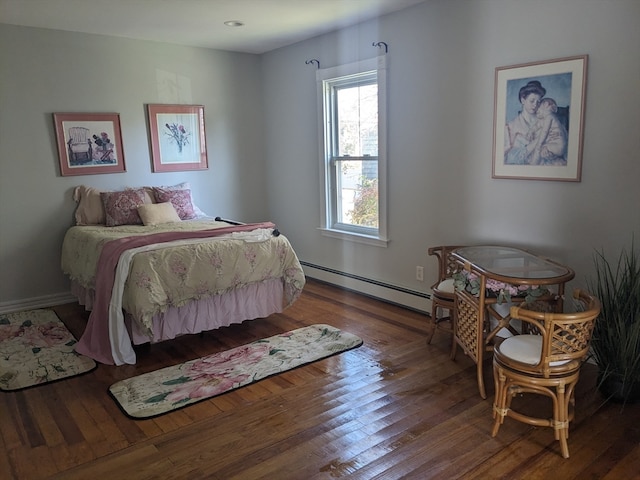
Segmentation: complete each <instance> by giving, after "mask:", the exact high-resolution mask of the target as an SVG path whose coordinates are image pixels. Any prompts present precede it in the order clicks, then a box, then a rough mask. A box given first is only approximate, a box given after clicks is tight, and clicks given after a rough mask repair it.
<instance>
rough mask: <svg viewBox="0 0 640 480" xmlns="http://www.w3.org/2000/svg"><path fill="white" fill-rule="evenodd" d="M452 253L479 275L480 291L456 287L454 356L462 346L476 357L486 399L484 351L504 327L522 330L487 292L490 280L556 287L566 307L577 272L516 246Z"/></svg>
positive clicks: (511, 283) (519, 299)
mask: <svg viewBox="0 0 640 480" xmlns="http://www.w3.org/2000/svg"><path fill="white" fill-rule="evenodd" d="M452 256H453V257H454V258H455V259H456V260H457V261H458V262H459V263H460V264H461V265H462V268H463V270H464V271H465V272H467V273H468V274H472V275H473V276H476V277H477V278H478V280H479V290H478V294H477V295H472V294H471V293H469V292H468V291H466V290H458V289H456V313H455V320H454V344H453V348H452V352H451V358H455V351H456V346H460V347H462V349H463V350H464V352H465V354H466V355H468V356H469V357H471V358H472V359H473V360H474V362H475V363H476V365H477V374H478V388H479V390H480V396H482V398H486V393H485V387H484V380H483V376H482V361H483V355H484V352H485V351H487V350H488V351H491V350H492V348H493V347H492V343H493V341H494V339H495V337H496V334H497V333H498V332H499V331H500V330H502V329H503V328H507V329H509V330H510V331H511V332H512V333H518V332H517V331H516V330H515V329H514V327H513V326H512V325H511V324H510V320H511V318H510V316H509V314H508V313H504V314H503V313H500V312H499V311H498V310H496V309H495V308H494V307H495V306H496V305H497V304H498V298H497V297H495V296H491V295H488V294H487V280H495V281H497V282H503V283H505V284H509V285H515V286H521V285H525V286H534V285H537V286H544V287H554V288H555V290H556V292H555V295H557V297H559V298H560V301H558V302H557V304H556V307H557V308H558V309H562V301H561V299H562V295H563V294H564V286H565V283H566V282H568V281H569V280H571V279H572V278H573V277H574V276H575V273H574V271H573V270H572V269H571V268H569V267H567V266H565V265H561V264H560V263H557V262H555V261H553V260H550V259H548V258H545V257H542V256H539V255H535V254H533V253H531V252H528V251H525V250H521V249H519V248H512V247H502V246H492V245H488V246H473V247H462V248H458V249H456V250H454V251H453V253H452ZM523 300H524V298H523V297H512V301H513V302H521V301H523ZM507 311H508V309H507ZM491 318H493V319H495V320H497V325H496V326H495V327H491V326H490V324H491V322H490V320H491Z"/></svg>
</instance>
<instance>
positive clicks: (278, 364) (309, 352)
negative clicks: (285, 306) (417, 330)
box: [109, 325, 362, 418]
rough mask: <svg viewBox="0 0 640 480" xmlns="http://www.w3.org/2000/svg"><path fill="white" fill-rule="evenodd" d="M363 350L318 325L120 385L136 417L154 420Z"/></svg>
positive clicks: (116, 392)
mask: <svg viewBox="0 0 640 480" xmlns="http://www.w3.org/2000/svg"><path fill="white" fill-rule="evenodd" d="M360 345H362V339H360V338H359V337H357V336H355V335H352V334H350V333H347V332H343V331H341V330H339V329H337V328H334V327H331V326H329V325H312V326H309V327H303V328H299V329H297V330H292V331H290V332H286V333H283V334H280V335H276V336H273V337H269V338H265V339H263V340H257V341H255V342H253V343H249V344H247V345H242V346H241V347H236V348H233V349H231V350H227V351H224V352H220V353H215V354H213V355H209V356H206V357H202V358H199V359H196V360H191V361H189V362H185V363H182V364H179V365H174V366H172V367H166V368H163V369H160V370H156V371H154V372H149V373H145V374H143V375H139V376H137V377H132V378H128V379H126V380H121V381H119V382H117V383H114V384H113V385H111V387H109V391H110V392H111V394H112V395H113V396H114V398H115V399H116V401H117V402H118V403H119V404H120V406H121V407H122V409H123V410H124V411H125V412H126V413H127V414H128V415H129V416H131V417H134V418H148V417H153V416H156V415H160V414H163V413H166V412H169V411H171V410H174V409H177V408H180V407H184V406H186V405H190V404H193V403H196V402H199V401H201V400H205V399H207V398H211V397H213V396H216V395H220V394H221V393H224V392H228V391H230V390H234V389H236V388H239V387H242V386H245V385H248V384H250V383H253V382H256V381H258V380H262V379H263V378H266V377H269V376H271V375H275V374H277V373H281V372H285V371H287V370H291V369H293V368H295V367H299V366H301V365H305V364H307V363H311V362H314V361H316V360H320V359H322V358H326V357H329V356H331V355H335V354H337V353H340V352H344V351H346V350H350V349H352V348H355V347H358V346H360Z"/></svg>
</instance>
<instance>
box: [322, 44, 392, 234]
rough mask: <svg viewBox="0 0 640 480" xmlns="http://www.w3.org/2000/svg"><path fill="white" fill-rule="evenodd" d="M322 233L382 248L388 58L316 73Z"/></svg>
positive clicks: (381, 57) (384, 228)
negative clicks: (318, 106) (319, 130)
mask: <svg viewBox="0 0 640 480" xmlns="http://www.w3.org/2000/svg"><path fill="white" fill-rule="evenodd" d="M317 80H318V90H319V102H320V105H321V107H322V108H320V109H319V111H320V115H321V122H320V125H321V128H322V131H321V135H320V138H321V142H322V145H321V149H320V150H321V172H322V175H321V181H322V189H321V191H322V197H323V198H322V205H323V208H322V230H323V232H324V233H325V234H326V235H330V236H334V237H339V238H350V239H353V240H356V241H361V242H366V243H372V244H377V245H386V241H387V238H386V237H387V235H386V224H387V222H386V108H385V106H386V56H380V57H377V58H375V59H371V60H365V61H362V62H357V63H353V64H349V65H341V66H338V67H333V68H327V69H323V70H318V74H317Z"/></svg>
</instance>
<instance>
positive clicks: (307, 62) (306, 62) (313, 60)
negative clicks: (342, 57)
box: [304, 58, 320, 68]
mask: <svg viewBox="0 0 640 480" xmlns="http://www.w3.org/2000/svg"><path fill="white" fill-rule="evenodd" d="M304 63H305V64H307V65H309V64H310V63H315V64H316V65H317V66H318V68H320V61H319V60H316V59H315V58H312V59H311V60H307V61H305V62H304Z"/></svg>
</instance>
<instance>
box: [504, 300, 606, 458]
mask: <svg viewBox="0 0 640 480" xmlns="http://www.w3.org/2000/svg"><path fill="white" fill-rule="evenodd" d="M573 297H574V299H575V300H576V301H575V303H576V306H577V307H579V308H577V309H576V310H577V311H576V312H575V313H554V312H546V311H534V310H531V309H530V307H529V306H528V305H526V304H521V305H520V306H515V307H511V317H512V318H518V319H520V320H521V321H522V322H524V323H526V324H527V325H528V326H529V329H530V331H531V332H532V333H531V334H527V335H516V336H515V337H510V338H508V339H506V340H504V341H503V342H502V343H501V344H499V345H496V346H495V349H494V353H493V372H494V381H495V386H496V395H495V400H494V404H493V416H494V418H495V423H494V425H493V430H492V432H491V435H492V436H494V437H495V436H496V435H497V433H498V429H499V428H500V425H501V424H502V423H503V422H504V417H511V418H514V419H516V420H518V421H520V422H524V423H527V424H529V425H535V426H544V427H551V428H553V430H554V433H555V438H556V440H559V441H560V450H561V453H562V456H563V457H564V458H569V447H568V445H567V439H568V438H569V422H570V421H571V420H573V407H574V394H575V386H576V384H577V383H578V377H579V374H580V366H581V365H582V362H583V360H584V359H585V358H586V356H587V353H588V350H589V343H590V340H591V335H592V332H593V327H594V325H595V321H596V318H597V316H598V315H599V313H600V302H599V301H598V300H597V299H596V298H594V297H593V296H591V295H589V294H588V293H587V292H585V291H580V290H576V291H575V292H574V294H573ZM524 323H523V324H524ZM521 393H533V394H539V395H546V396H548V397H549V398H550V399H551V400H552V403H553V416H552V418H548V415H547V417H546V418H540V417H532V416H530V415H525V414H523V413H520V412H517V411H515V410H514V409H513V408H511V401H512V399H513V397H515V396H516V395H519V394H521ZM547 413H548V412H547Z"/></svg>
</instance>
